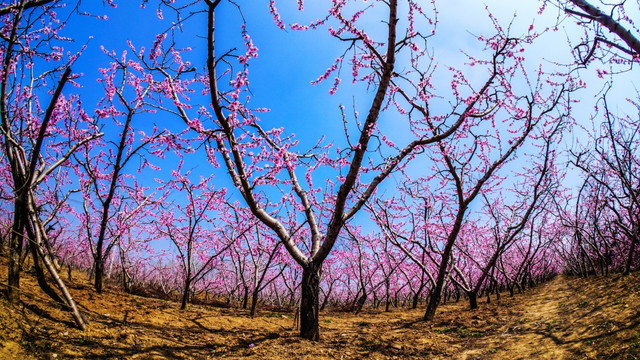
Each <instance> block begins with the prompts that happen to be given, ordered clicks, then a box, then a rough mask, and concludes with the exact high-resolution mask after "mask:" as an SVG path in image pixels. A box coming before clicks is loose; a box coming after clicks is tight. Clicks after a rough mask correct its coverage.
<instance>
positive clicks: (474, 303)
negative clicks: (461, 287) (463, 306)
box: [467, 291, 478, 310]
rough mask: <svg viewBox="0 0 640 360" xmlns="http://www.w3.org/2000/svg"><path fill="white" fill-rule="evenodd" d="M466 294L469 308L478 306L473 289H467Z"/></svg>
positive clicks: (476, 296)
mask: <svg viewBox="0 0 640 360" xmlns="http://www.w3.org/2000/svg"><path fill="white" fill-rule="evenodd" d="M467 296H468V297H469V308H470V309H472V310H473V309H477V308H478V294H477V293H476V292H475V291H467Z"/></svg>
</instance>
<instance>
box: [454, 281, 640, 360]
mask: <svg viewBox="0 0 640 360" xmlns="http://www.w3.org/2000/svg"><path fill="white" fill-rule="evenodd" d="M590 279H591V281H589V279H586V280H585V279H578V278H570V277H565V276H559V277H557V278H555V279H554V280H552V281H550V282H548V283H546V284H543V285H542V286H540V287H539V288H537V289H535V290H533V291H531V292H530V294H529V296H528V298H527V299H526V300H524V301H522V302H520V303H518V304H515V305H514V306H513V307H512V308H510V309H509V310H508V312H511V314H510V317H509V318H508V319H505V318H502V316H500V315H498V316H499V320H500V321H504V323H503V324H502V326H500V327H499V328H497V329H496V331H495V333H494V334H493V336H486V337H482V338H478V339H477V340H476V341H475V342H474V344H473V349H468V350H465V351H463V352H462V353H461V354H460V355H459V358H460V359H476V358H483V359H491V358H495V359H503V358H509V359H510V360H515V359H605V358H624V359H639V358H640V284H639V283H638V281H637V280H638V278H637V276H636V277H631V278H625V277H622V276H620V275H612V276H611V277H592V278H590ZM514 315H515V316H514ZM456 357H458V356H456Z"/></svg>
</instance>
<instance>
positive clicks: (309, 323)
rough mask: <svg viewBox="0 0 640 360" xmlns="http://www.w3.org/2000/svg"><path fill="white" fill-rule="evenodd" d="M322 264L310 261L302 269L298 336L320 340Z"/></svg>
mask: <svg viewBox="0 0 640 360" xmlns="http://www.w3.org/2000/svg"><path fill="white" fill-rule="evenodd" d="M321 268H322V264H318V265H316V264H314V263H311V264H309V265H307V266H305V267H304V268H303V270H302V283H301V297H300V337H302V338H303V339H307V340H311V341H318V340H320V329H319V322H318V317H319V314H318V313H319V308H320V301H319V300H320V269H321Z"/></svg>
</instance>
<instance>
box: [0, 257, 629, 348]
mask: <svg viewBox="0 0 640 360" xmlns="http://www.w3.org/2000/svg"><path fill="white" fill-rule="evenodd" d="M0 273H2V274H3V276H4V274H6V267H1V269H0ZM3 280H4V279H3ZM23 285H24V290H23V303H22V304H20V305H19V306H17V307H13V306H9V305H8V304H7V303H6V301H5V300H4V299H2V300H0V359H217V358H239V357H250V358H256V359H269V358H270V359H282V358H296V359H340V358H343V359H407V358H409V359H410V358H415V359H421V358H434V359H438V358H441V359H448V358H454V359H503V358H505V357H508V358H509V359H532V358H536V359H563V358H564V359H583V358H589V359H606V358H619V359H640V275H639V274H637V273H636V274H632V275H631V276H629V277H622V276H620V275H612V276H611V277H591V278H588V279H578V278H569V277H563V276H561V277H557V278H555V279H554V280H552V281H551V282H549V283H546V284H544V285H542V286H540V287H538V288H536V289H532V290H528V291H527V292H525V294H519V295H518V294H517V295H516V296H515V297H513V298H510V297H508V296H505V295H503V296H502V298H501V300H498V301H497V300H495V298H494V299H492V300H493V301H492V302H491V304H485V303H481V304H480V309H478V310H476V311H469V310H468V309H467V304H466V302H463V301H461V302H460V303H458V304H446V305H443V306H442V307H441V308H440V310H439V313H438V314H437V320H436V321H435V322H434V323H425V322H422V321H420V319H421V317H422V315H423V311H424V309H418V310H404V309H397V310H394V311H392V312H390V313H383V312H378V311H368V312H365V313H361V314H359V315H354V314H351V313H342V312H326V313H322V314H321V320H320V321H321V325H320V326H321V336H322V341H321V342H320V343H313V342H309V341H306V340H302V339H299V338H298V337H297V336H296V332H295V331H293V330H292V325H293V317H292V314H284V313H275V312H268V311H261V312H260V313H259V315H258V316H257V317H256V318H255V319H250V318H249V317H248V314H247V312H246V311H244V310H236V309H222V308H209V307H204V306H191V307H190V308H189V309H188V310H186V311H179V310H177V307H178V304H176V303H172V302H167V301H162V300H157V299H147V298H142V297H138V296H132V295H126V294H124V293H122V292H121V291H119V290H117V289H112V288H108V289H107V290H106V291H105V293H104V294H102V295H98V294H96V293H95V292H94V291H93V290H92V289H91V287H90V285H89V283H88V282H87V279H82V278H80V280H77V281H75V282H71V283H70V284H69V287H70V288H71V291H72V293H73V295H74V298H75V299H76V300H77V301H78V302H79V304H80V305H81V306H82V308H83V309H84V311H85V313H86V314H87V315H88V317H89V318H90V321H91V323H90V329H89V330H88V331H86V332H82V331H79V330H76V329H75V328H73V323H72V319H71V316H70V314H69V313H66V312H63V311H61V310H60V309H59V307H58V306H56V305H55V304H53V303H52V302H51V301H49V300H47V299H46V298H44V297H43V296H42V294H41V292H40V290H39V289H38V288H37V285H36V283H35V280H34V279H33V278H32V277H31V276H30V275H29V274H25V276H24V280H23Z"/></svg>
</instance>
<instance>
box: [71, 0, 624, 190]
mask: <svg viewBox="0 0 640 360" xmlns="http://www.w3.org/2000/svg"><path fill="white" fill-rule="evenodd" d="M223 3H224V2H223ZM329 3H330V2H329V1H307V2H306V8H305V10H304V11H303V12H302V13H300V12H298V11H297V10H296V8H297V6H296V4H295V1H288V2H286V1H279V2H278V3H277V5H278V8H279V10H280V11H281V13H282V17H283V19H284V21H285V23H294V22H299V23H303V24H304V23H307V22H308V21H310V20H313V19H315V18H317V17H318V16H319V15H317V13H316V12H315V11H316V10H321V9H325V8H326V7H327V4H329ZM225 4H226V3H225ZM484 4H487V6H489V8H490V9H491V10H492V12H493V13H494V14H495V15H496V16H497V17H498V18H499V19H500V20H501V22H502V23H503V24H506V23H508V22H509V21H510V20H511V19H512V17H513V14H514V13H515V14H517V17H516V18H515V20H514V24H513V27H512V31H513V33H514V35H520V34H522V33H525V32H526V30H527V28H528V26H529V24H531V22H532V19H533V18H536V20H535V26H536V29H542V28H544V27H545V26H550V25H552V24H553V23H555V21H556V15H557V14H558V12H557V11H556V10H548V11H547V12H545V15H546V17H542V18H541V17H538V16H537V14H536V12H537V10H538V8H539V7H540V4H541V2H540V1H537V0H528V1H507V0H491V1H485V2H478V1H463V0H451V1H441V2H439V3H438V11H439V20H440V24H439V25H438V36H436V37H435V38H434V39H433V41H430V44H429V45H430V46H431V47H432V49H431V50H432V51H433V53H434V57H435V59H436V61H437V62H438V63H439V64H440V65H441V66H442V67H443V68H446V66H449V65H463V62H464V61H465V58H464V56H462V53H461V50H464V51H465V52H468V53H472V54H479V53H480V51H481V50H482V49H481V47H480V45H481V44H480V43H479V42H477V41H476V35H479V34H481V33H491V22H490V21H489V20H488V18H487V16H486V11H485V9H484V7H485V6H484ZM82 6H83V7H84V10H87V11H89V12H91V13H93V14H95V15H106V16H107V20H96V19H93V18H82V17H74V18H73V20H72V21H71V22H70V23H69V26H68V28H67V30H66V31H68V32H69V34H70V35H71V36H72V37H73V38H74V39H75V41H76V46H81V45H82V44H84V43H87V42H88V47H87V50H86V51H85V52H84V54H83V55H82V57H81V58H80V60H79V61H78V62H77V64H76V65H75V66H74V71H75V72H82V73H83V74H84V76H83V78H82V79H81V80H80V81H79V82H80V83H81V84H82V85H83V89H81V90H79V92H81V93H82V96H83V98H84V101H85V105H87V106H90V104H94V103H96V102H97V101H98V99H99V97H100V96H101V90H102V87H101V85H99V84H98V83H97V82H96V79H97V78H98V77H99V73H98V71H97V69H98V68H100V67H106V66H108V61H109V59H108V58H107V57H106V56H105V55H104V54H102V52H101V50H100V47H101V46H104V47H105V48H107V49H110V50H115V51H116V53H118V54H119V53H121V52H122V51H123V50H125V49H128V47H127V45H126V41H127V40H130V41H131V42H132V43H133V44H134V45H135V46H137V47H139V46H145V47H146V48H149V47H150V46H151V44H152V42H153V41H154V39H155V36H156V34H157V33H158V32H160V31H162V30H165V29H166V28H167V27H168V26H169V24H170V22H171V20H172V18H171V16H172V14H171V13H169V12H167V11H165V13H164V20H162V21H161V20H159V19H158V17H157V16H156V9H155V8H154V7H153V6H152V5H150V6H148V7H147V8H146V9H141V8H140V5H139V1H137V0H126V1H124V0H123V1H120V2H119V3H118V7H117V8H116V9H112V8H110V7H107V6H102V2H97V1H96V2H91V4H89V2H83V5H82ZM93 6H95V7H93ZM242 10H243V14H244V16H245V18H246V20H247V28H248V30H249V32H250V34H251V36H252V38H253V41H254V43H255V44H256V45H257V46H258V48H259V49H260V51H259V57H258V58H257V59H255V60H253V61H252V63H251V66H250V80H251V89H252V91H253V94H254V97H253V99H252V104H253V106H255V107H267V108H270V109H271V112H270V113H267V114H264V116H262V118H263V126H264V127H266V128H269V127H272V126H276V127H279V126H284V127H285V129H286V131H287V132H289V133H295V134H296V135H297V137H298V139H300V140H301V142H302V144H301V146H300V148H301V149H304V148H307V147H310V146H312V145H313V144H315V142H316V140H317V139H318V137H319V135H325V136H326V137H327V141H336V142H337V143H338V144H343V141H344V140H343V138H344V135H343V133H342V122H341V118H340V112H339V111H338V106H339V105H340V104H343V105H345V107H346V108H347V109H350V108H351V106H352V105H353V104H355V107H356V108H357V109H359V110H360V112H361V113H362V112H363V111H365V110H366V109H367V108H368V106H369V103H370V101H371V97H372V94H371V92H370V91H369V92H367V91H366V89H364V88H363V87H362V86H361V85H357V86H352V85H350V80H351V79H350V69H349V65H348V64H345V69H344V70H343V75H344V79H343V82H342V85H341V87H340V89H339V91H338V93H337V94H336V95H333V96H331V95H329V93H328V91H329V88H330V86H331V83H332V81H326V82H324V83H322V84H320V85H317V86H311V85H310V82H311V81H312V80H315V79H316V78H317V77H318V76H319V75H321V74H322V73H323V72H324V71H325V70H326V69H327V68H328V67H329V66H330V65H331V64H332V62H333V60H334V59H335V58H336V57H338V56H339V55H341V54H342V52H343V50H344V44H342V43H340V42H335V41H331V40H330V39H329V36H328V34H327V32H326V30H325V29H320V30H317V31H310V32H296V31H291V30H288V31H286V32H285V31H281V30H279V29H277V27H276V26H275V24H274V23H273V21H272V19H271V16H270V14H269V13H268V7H267V2H266V1H264V2H252V3H251V5H247V6H244V7H243V9H242ZM322 14H324V12H323V13H322ZM371 21H372V24H373V25H375V22H377V21H379V20H378V19H375V20H371ZM216 22H217V27H218V29H217V32H216V36H217V38H216V43H217V46H218V48H220V49H225V48H231V47H233V46H237V47H238V48H239V49H242V47H241V43H240V40H241V38H240V26H239V25H240V22H239V16H238V13H237V10H236V9H235V8H233V7H232V6H230V5H229V4H226V5H224V6H223V7H222V8H220V10H219V11H218V13H217V18H216ZM205 27H206V19H205V16H204V15H203V14H200V15H197V16H196V17H195V18H194V19H192V20H190V22H189V23H188V27H187V28H186V29H185V30H186V31H185V34H184V35H178V37H179V41H181V42H184V46H190V47H191V48H192V49H193V51H192V52H191V55H190V56H192V57H193V59H192V62H193V63H194V65H195V66H197V67H199V68H200V69H202V68H204V59H205V54H204V47H205V46H206V41H205V39H204V38H202V37H201V36H202V35H203V34H204V30H205ZM579 36H580V30H579V29H577V27H576V26H575V21H572V20H570V21H564V22H563V23H562V25H561V28H560V30H559V31H557V32H553V33H548V34H546V35H544V37H543V39H542V40H543V41H542V40H541V41H539V42H538V43H537V45H535V48H534V49H533V50H532V51H531V53H532V54H534V56H530V57H529V58H528V63H529V64H530V65H531V66H532V67H534V66H536V65H537V64H538V63H541V64H543V66H549V67H551V66H554V65H553V64H552V62H560V63H568V62H569V61H570V60H571V58H570V51H571V46H570V45H569V44H568V43H567V38H569V39H574V38H578V37H579ZM90 37H92V38H91V39H90ZM399 66H402V64H399ZM441 70H443V69H441ZM470 71H471V70H470ZM581 73H582V75H583V76H584V77H585V79H587V80H588V81H589V88H588V89H587V90H585V91H581V92H580V93H579V94H577V95H578V96H581V97H582V96H583V97H584V98H585V101H584V104H585V105H584V106H579V107H577V108H576V113H575V116H576V117H577V118H579V119H580V120H581V121H583V120H584V119H588V117H589V114H590V112H591V110H592V101H591V100H592V99H593V96H594V95H593V94H595V93H597V91H598V90H599V89H601V88H602V86H603V83H604V80H599V79H597V78H596V77H595V76H594V75H593V73H594V71H593V70H592V69H587V70H582V71H581ZM483 75H484V74H482V73H477V74H476V73H472V72H469V73H467V76H468V77H469V78H471V79H472V80H476V81H477V82H481V81H482V79H483V78H484V77H483ZM632 78H633V77H628V78H625V79H616V88H614V90H613V96H615V97H621V96H622V95H615V94H625V93H629V91H633V90H631V89H633V85H634V84H633V80H632ZM436 79H438V80H437V81H438V82H440V83H441V85H442V86H441V88H442V89H444V90H445V91H447V90H448V89H449V87H448V82H449V80H450V74H449V73H448V72H446V71H440V72H438V73H437V74H436ZM203 101H206V99H203ZM445 105H446V102H445V103H443V107H445ZM619 106H621V108H624V105H622V104H621V105H619ZM142 121H145V122H148V123H150V122H153V123H156V124H157V125H158V126H160V127H164V126H168V127H170V128H171V127H174V126H177V127H178V128H180V127H181V124H180V123H177V122H176V120H175V119H172V120H168V119H167V118H163V117H153V118H151V117H148V118H144V119H142ZM380 124H381V125H380V126H381V128H382V129H383V130H384V131H385V132H387V133H388V134H390V135H391V138H392V139H394V141H396V142H397V143H402V142H403V141H407V140H408V138H407V137H406V135H405V132H406V128H405V127H403V126H398V122H396V121H394V119H393V117H390V115H386V114H383V117H382V119H381V123H380ZM110 135H112V136H114V137H115V136H117V134H107V135H106V136H110ZM576 137H577V138H581V137H584V134H582V135H581V133H580V131H576V132H574V133H573V134H572V135H571V136H569V137H567V138H566V139H567V140H566V141H567V143H566V144H564V145H563V146H570V145H571V143H572V142H573V139H574V138H576ZM172 162H173V163H172ZM174 165H175V159H174V158H171V157H170V158H169V161H166V162H165V163H164V164H161V166H162V167H163V171H168V170H170V169H171V168H172V167H173V166H174ZM185 168H187V169H189V168H194V169H195V171H194V173H195V174H198V173H202V174H208V173H209V172H210V171H212V169H211V167H210V166H209V165H208V164H204V159H203V158H201V157H189V158H188V159H187V163H186V165H185ZM416 171H418V172H419V171H422V169H421V168H419V167H418V168H417V170H416ZM156 176H157V175H154V177H156ZM157 177H160V176H157ZM151 178H152V177H149V178H148V180H150V179H151ZM218 181H219V184H220V185H219V186H226V187H231V183H230V181H229V179H228V178H227V176H226V175H225V174H224V172H220V174H219V175H218V176H217V182H218ZM396 181H397V179H396V178H394V177H391V178H390V179H388V181H387V182H386V183H385V185H384V188H387V189H392V188H393V186H395V184H396ZM390 191H391V190H390Z"/></svg>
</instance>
